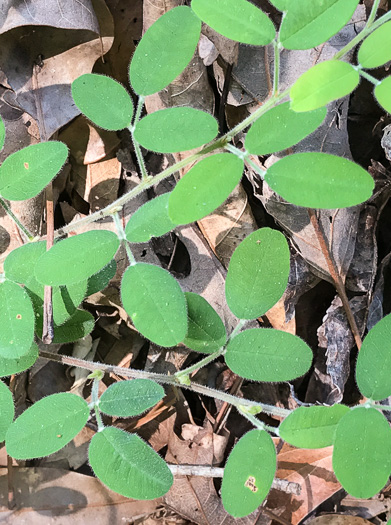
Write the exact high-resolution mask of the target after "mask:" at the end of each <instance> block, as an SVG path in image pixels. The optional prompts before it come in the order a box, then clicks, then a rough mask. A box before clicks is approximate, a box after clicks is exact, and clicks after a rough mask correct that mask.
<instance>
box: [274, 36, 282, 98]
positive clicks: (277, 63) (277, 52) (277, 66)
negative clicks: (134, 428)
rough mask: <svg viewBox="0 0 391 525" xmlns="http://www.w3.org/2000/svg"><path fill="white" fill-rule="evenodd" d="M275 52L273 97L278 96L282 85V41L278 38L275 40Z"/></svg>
mask: <svg viewBox="0 0 391 525" xmlns="http://www.w3.org/2000/svg"><path fill="white" fill-rule="evenodd" d="M273 50H274V74H273V95H274V96H275V95H278V89H279V85H280V51H281V46H280V39H279V37H278V36H277V37H276V39H275V40H273Z"/></svg>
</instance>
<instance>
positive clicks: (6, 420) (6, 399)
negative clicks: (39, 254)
mask: <svg viewBox="0 0 391 525" xmlns="http://www.w3.org/2000/svg"><path fill="white" fill-rule="evenodd" d="M14 415H15V408H14V400H13V399H12V394H11V392H10V390H9V388H8V387H7V386H6V385H5V384H4V383H3V382H2V381H0V443H1V442H2V441H4V439H5V435H6V433H7V430H8V428H9V426H10V425H11V423H12V420H13V419H14Z"/></svg>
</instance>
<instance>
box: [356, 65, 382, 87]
mask: <svg viewBox="0 0 391 525" xmlns="http://www.w3.org/2000/svg"><path fill="white" fill-rule="evenodd" d="M355 69H356V70H357V71H358V73H359V74H360V76H361V77H363V78H365V79H367V80H368V82H370V83H371V84H373V85H374V86H378V85H379V84H381V80H378V79H377V78H375V77H374V76H372V75H370V74H369V73H367V72H366V71H364V70H362V69H361V68H360V67H356V68H355Z"/></svg>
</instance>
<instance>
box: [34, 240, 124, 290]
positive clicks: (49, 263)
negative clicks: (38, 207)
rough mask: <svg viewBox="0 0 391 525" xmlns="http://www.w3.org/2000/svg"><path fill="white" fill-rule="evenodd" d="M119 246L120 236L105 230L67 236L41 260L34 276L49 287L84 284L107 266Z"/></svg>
mask: <svg viewBox="0 0 391 525" xmlns="http://www.w3.org/2000/svg"><path fill="white" fill-rule="evenodd" d="M118 246H119V240H118V237H117V236H116V235H115V234H114V233H113V232H110V231H106V230H92V231H89V232H86V233H81V234H80V235H75V236H74V237H68V239H65V240H64V241H60V242H58V243H56V244H55V245H54V246H53V247H52V248H50V250H49V251H47V252H45V253H44V254H43V255H42V256H41V257H40V258H39V260H38V262H37V264H36V266H35V277H36V279H37V281H38V282H40V283H42V284H47V285H49V286H60V285H66V284H72V283H77V282H80V281H83V280H84V279H88V277H90V276H91V275H93V274H95V273H97V272H98V271H99V270H101V269H102V268H103V267H104V266H106V265H107V264H108V263H109V262H110V261H111V259H112V258H113V257H114V255H115V253H116V251H117V249H118ZM65 261H66V262H65Z"/></svg>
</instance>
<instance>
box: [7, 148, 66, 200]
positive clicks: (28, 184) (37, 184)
mask: <svg viewBox="0 0 391 525" xmlns="http://www.w3.org/2000/svg"><path fill="white" fill-rule="evenodd" d="M67 157H68V148H67V147H66V146H65V144H63V143H62V142H56V141H51V142H41V143H39V144H32V145H31V146H27V147H26V148H23V149H21V150H19V151H17V152H15V153H12V155H10V156H9V157H7V158H6V159H5V161H4V162H3V164H2V165H1V166H0V195H1V196H2V197H4V199H8V200H10V201H23V200H25V199H31V198H32V197H35V196H36V195H38V194H39V193H40V192H41V191H42V190H43V189H44V188H45V186H47V185H48V184H49V182H50V181H51V180H52V179H53V178H54V177H55V176H56V175H57V173H58V172H59V171H60V170H61V168H62V167H63V165H64V163H65V161H66V160H67Z"/></svg>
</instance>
